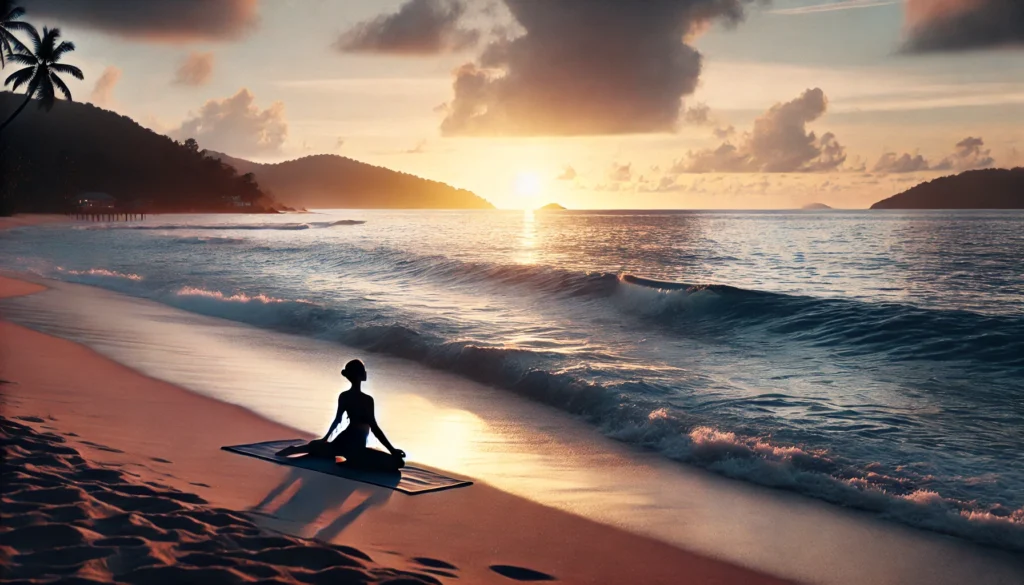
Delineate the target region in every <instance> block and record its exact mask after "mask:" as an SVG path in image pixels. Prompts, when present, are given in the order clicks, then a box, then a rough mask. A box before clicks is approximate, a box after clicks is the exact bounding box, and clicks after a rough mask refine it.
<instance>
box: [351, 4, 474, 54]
mask: <svg viewBox="0 0 1024 585" xmlns="http://www.w3.org/2000/svg"><path fill="white" fill-rule="evenodd" d="M465 12H466V2H465V0H409V1H408V2H406V3H405V4H403V5H402V6H401V7H399V9H398V12H396V13H394V14H387V15H383V16H378V17H377V18H374V19H373V20H368V21H366V22H361V23H359V24H357V25H356V26H354V27H353V28H351V29H349V30H348V31H346V32H344V33H342V34H341V36H339V37H338V39H337V40H336V41H335V42H334V44H333V45H332V46H333V47H334V48H335V49H337V50H339V51H342V52H345V53H385V54H399V55H431V54H437V53H452V52H457V51H461V50H464V49H468V48H470V47H472V46H475V45H476V43H477V41H478V40H479V38H480V33H479V31H476V30H471V29H467V28H464V27H462V26H461V25H460V24H459V21H460V20H461V19H462V16H463V15H464V14H465Z"/></svg>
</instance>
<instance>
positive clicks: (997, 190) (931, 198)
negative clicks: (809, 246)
mask: <svg viewBox="0 0 1024 585" xmlns="http://www.w3.org/2000/svg"><path fill="white" fill-rule="evenodd" d="M871 209H1024V168H1015V169H985V170H981V171H967V172H964V173H960V174H959V175H951V176H948V177H941V178H938V179H935V180H933V181H928V182H927V183H921V184H920V185H917V186H916V187H913V188H911V189H908V190H907V191H904V192H903V193H900V194H899V195H894V196H892V197H890V198H888V199H884V200H882V201H879V202H878V203H875V204H874V205H872V206H871Z"/></svg>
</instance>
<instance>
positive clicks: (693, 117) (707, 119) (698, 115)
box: [683, 104, 712, 126]
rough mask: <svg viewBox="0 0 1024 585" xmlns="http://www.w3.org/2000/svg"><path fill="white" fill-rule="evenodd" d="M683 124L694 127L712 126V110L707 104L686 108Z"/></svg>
mask: <svg viewBox="0 0 1024 585" xmlns="http://www.w3.org/2000/svg"><path fill="white" fill-rule="evenodd" d="M683 122H686V123H687V124H692V125H694V126H703V125H705V124H711V123H712V121H711V108H709V107H708V105H707V104H697V105H694V106H690V107H689V108H686V111H685V112H684V113H683Z"/></svg>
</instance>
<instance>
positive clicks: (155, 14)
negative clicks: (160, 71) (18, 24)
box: [21, 0, 259, 42]
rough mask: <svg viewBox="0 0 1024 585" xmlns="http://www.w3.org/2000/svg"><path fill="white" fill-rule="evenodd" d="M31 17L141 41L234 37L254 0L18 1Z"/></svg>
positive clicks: (245, 27)
mask: <svg viewBox="0 0 1024 585" xmlns="http://www.w3.org/2000/svg"><path fill="white" fill-rule="evenodd" d="M21 4H22V5H23V6H24V7H25V10H26V11H27V12H28V13H29V15H30V17H31V18H32V19H33V20H35V19H36V18H38V17H43V18H52V19H54V20H56V21H58V22H62V23H67V24H72V25H79V26H82V27H85V28H91V29H95V30H99V31H103V32H106V33H111V34H115V35H118V36H123V37H128V38H134V39H139V40H147V41H162V42H188V41H206V40H225V39H236V38H239V37H241V36H243V35H245V34H246V33H247V32H249V31H250V30H252V29H253V28H254V27H255V25H256V23H257V22H258V21H259V17H258V14H257V0H216V1H215V2H211V1H210V0H174V1H173V2H153V1H151V0H23V1H22V2H21Z"/></svg>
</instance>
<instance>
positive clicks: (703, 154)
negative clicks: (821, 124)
mask: <svg viewBox="0 0 1024 585" xmlns="http://www.w3.org/2000/svg"><path fill="white" fill-rule="evenodd" d="M827 109H828V99H827V98H826V97H825V92H823V91H822V90H820V89H817V88H815V89H808V90H807V91H805V92H804V93H803V95H801V96H800V97H798V98H796V99H795V100H793V101H790V102H786V103H780V104H775V105H774V106H772V107H771V109H769V110H768V111H767V112H765V113H764V114H763V115H762V116H761V117H759V118H758V119H757V120H755V121H754V128H753V130H752V131H751V132H749V133H747V134H745V135H744V136H743V139H742V141H741V142H740V143H739V145H733V144H731V143H729V142H725V143H723V144H722V145H720V146H718V147H717V148H713V149H706V150H700V151H697V152H690V153H688V154H687V156H686V157H684V158H683V159H682V160H680V161H677V162H676V164H675V165H674V166H673V171H674V172H676V173H713V172H719V173H748V172H749V173H756V172H763V173H804V172H814V171H831V170H835V169H837V168H839V167H840V166H841V165H842V164H843V163H844V162H846V149H845V148H844V147H843V146H842V145H841V144H839V141H838V140H837V139H836V136H835V135H834V134H832V133H831V132H827V133H825V134H823V135H821V136H820V137H818V136H817V135H816V134H815V133H814V132H808V131H807V124H808V123H810V122H813V121H815V120H817V119H818V118H820V117H821V116H822V115H823V114H824V113H825V111H826V110H827Z"/></svg>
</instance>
